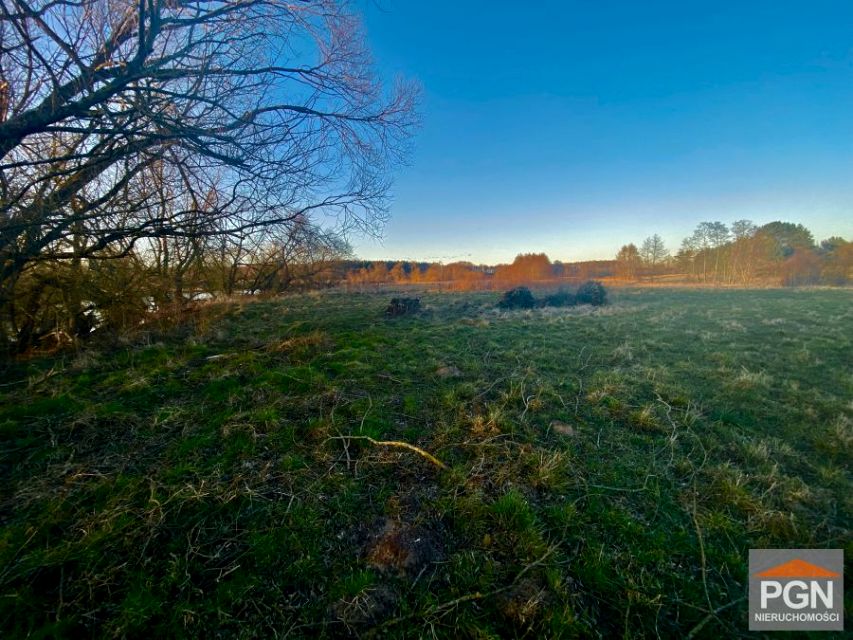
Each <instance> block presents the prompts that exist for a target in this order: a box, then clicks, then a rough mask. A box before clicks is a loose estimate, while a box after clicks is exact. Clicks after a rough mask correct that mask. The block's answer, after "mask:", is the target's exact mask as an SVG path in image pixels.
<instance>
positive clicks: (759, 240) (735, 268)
mask: <svg viewBox="0 0 853 640" xmlns="http://www.w3.org/2000/svg"><path fill="white" fill-rule="evenodd" d="M345 278H346V282H347V284H349V285H353V286H357V285H366V284H382V283H396V284H430V283H433V284H443V285H446V286H447V287H448V288H450V289H456V290H464V289H477V288H493V287H503V286H506V285H512V284H522V283H523V284H535V283H541V284H549V283H553V282H559V281H570V282H577V281H582V280H589V279H606V280H620V281H624V282H649V283H652V282H660V283H666V282H671V283H703V284H724V285H787V286H804V285H816V284H826V285H845V284H848V283H849V282H850V281H851V279H853V243H851V242H848V241H847V240H844V239H843V238H840V237H832V238H828V239H826V240H823V241H822V242H820V243H819V244H818V243H816V242H815V239H814V236H813V235H812V233H811V231H809V230H808V229H807V228H805V227H804V226H803V225H801V224H794V223H791V222H771V223H769V224H765V225H763V226H761V227H758V226H756V225H755V224H753V223H752V222H750V221H749V220H737V221H735V222H733V223H732V224H731V225H727V224H725V223H723V222H702V223H700V224H699V225H698V226H697V227H696V229H695V231H694V232H693V234H692V235H690V236H689V237H687V238H685V239H684V240H683V241H682V243H681V246H680V247H679V248H678V249H677V250H676V251H674V252H673V251H671V250H670V249H669V247H667V246H666V245H665V243H664V242H663V240H662V239H661V237H660V236H659V235H657V234H654V235H652V236H649V237H648V238H646V239H645V240H643V241H642V242H640V243H639V244H634V243H630V244H627V245H623V246H622V247H621V248H620V249H619V251H618V252H617V254H616V256H615V257H614V258H613V259H612V260H592V261H585V262H561V261H559V260H555V261H551V260H550V259H549V258H548V256H547V255H546V254H544V253H528V254H520V255H518V256H517V257H516V258H515V260H514V261H513V262H512V264H501V265H497V266H489V265H475V264H472V263H470V262H453V263H450V264H441V263H428V262H395V261H372V262H356V263H350V265H349V269H348V270H347V272H346V276H345Z"/></svg>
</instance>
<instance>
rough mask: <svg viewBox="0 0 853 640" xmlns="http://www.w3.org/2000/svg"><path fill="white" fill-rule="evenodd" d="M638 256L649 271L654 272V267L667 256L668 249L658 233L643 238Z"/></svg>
mask: <svg viewBox="0 0 853 640" xmlns="http://www.w3.org/2000/svg"><path fill="white" fill-rule="evenodd" d="M640 256H641V257H642V259H643V262H645V263H646V265H647V266H648V267H649V270H650V271H651V273H652V274H654V271H655V268H656V267H657V266H658V265H660V264H661V263H662V262H663V261H664V260H666V259H667V258H668V257H669V251H668V250H667V248H666V246H665V245H664V243H663V239H662V238H661V237H660V236H659V235H658V234H654V235H653V236H649V237H648V238H646V239H645V240H643V245H642V247H641V248H640Z"/></svg>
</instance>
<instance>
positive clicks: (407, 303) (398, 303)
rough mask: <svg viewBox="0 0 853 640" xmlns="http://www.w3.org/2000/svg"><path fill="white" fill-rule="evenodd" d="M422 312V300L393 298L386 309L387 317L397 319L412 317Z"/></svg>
mask: <svg viewBox="0 0 853 640" xmlns="http://www.w3.org/2000/svg"><path fill="white" fill-rule="evenodd" d="M420 310H421V299H420V298H392V299H391V302H390V304H389V305H388V306H387V307H386V308H385V315H386V316H388V317H391V318H393V317H397V316H405V315H411V314H413V313H417V312H418V311H420Z"/></svg>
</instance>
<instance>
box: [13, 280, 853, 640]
mask: <svg viewBox="0 0 853 640" xmlns="http://www.w3.org/2000/svg"><path fill="white" fill-rule="evenodd" d="M389 297H390V296H388V295H380V294H364V295H349V296H346V295H340V294H325V295H321V296H305V297H294V298H285V299H282V300H277V301H269V302H252V303H246V304H238V305H234V306H231V307H227V308H222V309H219V310H217V311H216V314H215V315H214V316H213V317H211V318H209V319H208V320H207V321H206V322H205V323H203V325H202V326H199V327H198V328H197V329H196V330H195V331H193V332H192V334H191V335H188V334H184V335H172V336H148V337H147V338H144V339H142V340H141V341H138V342H136V343H134V344H123V345H120V346H115V347H111V348H107V347H103V348H102V349H101V350H87V351H82V352H80V353H77V354H68V355H65V356H62V357H54V358H43V359H37V360H31V361H28V362H21V363H18V364H16V365H15V366H14V367H12V368H10V369H7V371H6V372H5V374H4V380H2V383H3V386H0V407H2V409H0V447H2V454H0V455H2V458H0V474H2V483H0V523H2V533H0V629H2V635H3V636H4V637H7V638H11V637H24V636H29V635H32V636H33V637H46V636H52V635H53V636H71V635H74V636H80V635H84V636H85V635H92V636H99V637H110V636H129V637H134V636H146V637H172V636H186V637H205V638H209V637H232V636H233V637H262V638H269V637H278V636H287V637H318V636H321V637H322V636H325V637H346V636H356V635H357V636H361V637H371V636H374V637H400V638H402V637H408V638H414V637H433V636H434V637H470V638H493V637H548V638H560V637H569V638H571V637H596V636H599V637H608V638H609V637H619V636H622V637H654V636H661V637H674V636H687V635H692V636H693V637H715V638H716V637H736V636H744V635H748V634H747V631H746V629H747V619H746V599H745V595H746V578H747V575H746V574H747V565H746V563H747V550H748V549H749V548H761V547H817V548H819V547H826V548H838V547H844V548H845V549H846V557H847V558H848V559H849V558H851V557H853V544H851V535H850V529H851V512H853V490H851V489H852V488H853V482H851V473H853V465H851V461H853V371H851V363H853V348H851V338H853V304H851V303H853V293H852V292H850V291H839V290H816V291H791V290H786V291H782V290H763V291H742V290H741V291H710V290H706V291H675V290H661V289H657V290H624V291H617V292H615V293H613V294H612V296H611V304H610V305H608V306H606V307H603V308H600V309H597V310H593V309H592V308H590V307H585V308H582V307H577V308H571V309H541V310H534V311H517V312H499V311H497V310H496V309H495V308H494V303H495V301H496V300H497V294H495V293H483V294H444V295H442V294H430V295H427V296H426V297H425V298H424V303H425V307H426V308H425V310H424V311H423V313H421V314H420V315H418V316H416V317H404V318H399V319H393V320H392V319H385V318H384V317H383V315H382V311H383V308H384V306H385V304H386V303H387V301H388V298H389ZM371 439H372V440H371ZM384 441H398V442H403V443H408V444H411V445H413V446H416V447H418V448H419V449H420V450H421V451H422V452H423V453H424V454H429V455H431V456H435V458H436V459H437V461H440V464H441V465H446V468H442V466H440V464H436V462H434V461H431V460H430V459H429V458H428V457H427V456H426V455H422V454H421V452H419V451H415V450H411V449H406V448H404V447H401V446H399V445H387V444H382V443H381V442H384ZM849 575H851V574H850V572H849V566H848V576H849ZM847 584H848V585H849V584H850V580H848V583H847ZM845 595H846V604H847V607H846V608H847V611H848V612H850V611H851V610H853V609H851V606H850V605H851V589H850V587H849V586H848V587H847V589H846V594H845ZM817 635H819V634H817Z"/></svg>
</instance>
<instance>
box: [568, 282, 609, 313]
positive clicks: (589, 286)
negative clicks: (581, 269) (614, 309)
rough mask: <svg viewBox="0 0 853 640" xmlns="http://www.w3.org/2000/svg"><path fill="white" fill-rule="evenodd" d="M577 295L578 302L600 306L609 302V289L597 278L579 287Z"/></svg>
mask: <svg viewBox="0 0 853 640" xmlns="http://www.w3.org/2000/svg"><path fill="white" fill-rule="evenodd" d="M575 297H576V299H577V304H591V305H593V306H595V307H600V306H601V305H603V304H605V303H606V302H607V291H606V290H605V289H604V285H603V284H601V283H600V282H598V281H597V280H590V281H589V282H584V283H583V284H582V285H581V286H580V287H579V288H578V292H577V295H576V296H575Z"/></svg>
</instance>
